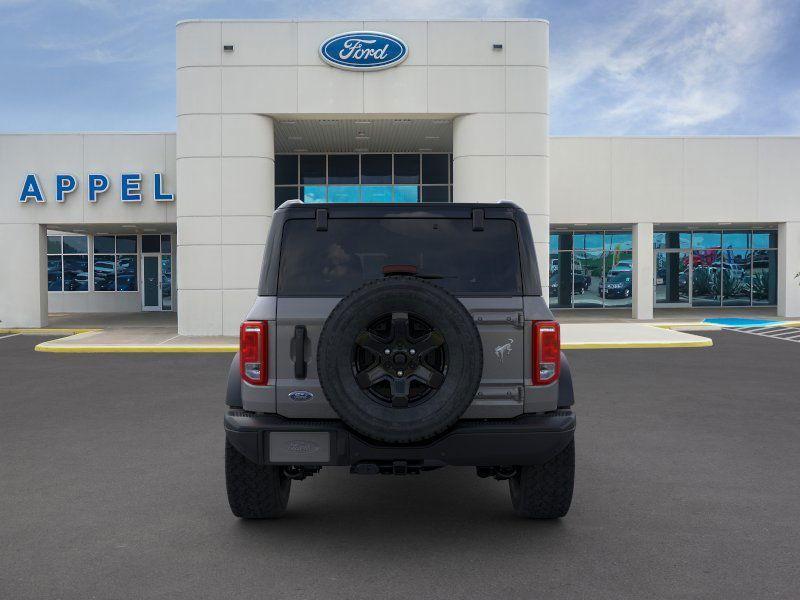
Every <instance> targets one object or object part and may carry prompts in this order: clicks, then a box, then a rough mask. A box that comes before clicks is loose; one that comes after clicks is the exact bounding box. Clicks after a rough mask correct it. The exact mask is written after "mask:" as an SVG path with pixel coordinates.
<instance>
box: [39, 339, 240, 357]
mask: <svg viewBox="0 0 800 600" xmlns="http://www.w3.org/2000/svg"><path fill="white" fill-rule="evenodd" d="M34 350H35V351H36V352H56V353H60V354H103V353H117V354H122V353H136V354H144V353H153V354H156V353H170V352H171V353H177V352H184V353H185V352H190V353H195V352H238V351H239V346H234V345H232V344H218V345H215V346H212V345H209V346H188V345H184V346H180V345H177V344H176V345H172V346H158V345H156V344H153V345H149V346H109V345H107V346H103V345H99V344H98V345H95V346H89V345H85V346H77V345H72V344H70V345H69V346H66V345H61V344H49V343H48V342H43V343H41V344H37V345H36V346H35V347H34Z"/></svg>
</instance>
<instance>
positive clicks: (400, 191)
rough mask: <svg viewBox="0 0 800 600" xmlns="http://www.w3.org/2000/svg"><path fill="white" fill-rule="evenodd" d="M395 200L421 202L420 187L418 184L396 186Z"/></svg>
mask: <svg viewBox="0 0 800 600" xmlns="http://www.w3.org/2000/svg"><path fill="white" fill-rule="evenodd" d="M394 201H395V202H419V187H417V186H416V185H396V186H394Z"/></svg>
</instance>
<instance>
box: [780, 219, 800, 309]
mask: <svg viewBox="0 0 800 600" xmlns="http://www.w3.org/2000/svg"><path fill="white" fill-rule="evenodd" d="M799 273H800V221H790V222H788V223H781V224H780V225H778V316H779V317H786V318H798V317H800V275H799Z"/></svg>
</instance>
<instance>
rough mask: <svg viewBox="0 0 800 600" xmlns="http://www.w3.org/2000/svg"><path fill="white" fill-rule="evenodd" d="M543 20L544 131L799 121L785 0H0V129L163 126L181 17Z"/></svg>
mask: <svg viewBox="0 0 800 600" xmlns="http://www.w3.org/2000/svg"><path fill="white" fill-rule="evenodd" d="M350 17H355V18H411V17H415V18H416V17H420V18H463V17H540V18H545V19H548V20H549V21H550V23H551V28H550V49H551V65H550V67H551V71H550V74H551V82H550V94H551V125H550V129H551V133H552V134H554V135H632V134H643V135H661V134H667V135H681V134H693V135H697V134H800V35H798V32H800V2H798V0H704V1H697V2H689V1H681V0H662V1H660V2H651V1H621V2H613V1H611V0H609V1H602V0H589V1H580V2H579V1H571V0H561V1H558V0H554V1H549V2H548V1H542V2H532V1H526V0H494V1H482V0H369V1H367V2H364V1H356V2H348V1H346V0H344V1H342V0H340V1H338V2H334V1H330V0H319V1H315V2H312V1H303V0H289V1H271V0H270V1H267V0H264V1H256V0H243V1H239V2H220V1H203V0H160V1H157V2H151V1H150V0H139V1H131V2H121V1H114V0H60V1H26V0H0V81H1V82H2V87H0V132H12V131H83V130H86V131H173V130H174V129H175V65H174V60H175V29H174V25H175V23H176V22H177V21H179V20H181V19H189V18H300V19H319V18H350Z"/></svg>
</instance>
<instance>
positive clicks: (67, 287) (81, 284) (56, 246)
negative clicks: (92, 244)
mask: <svg viewBox="0 0 800 600" xmlns="http://www.w3.org/2000/svg"><path fill="white" fill-rule="evenodd" d="M47 291H48V292H88V291H89V238H88V237H87V236H85V235H48V236H47Z"/></svg>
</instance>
